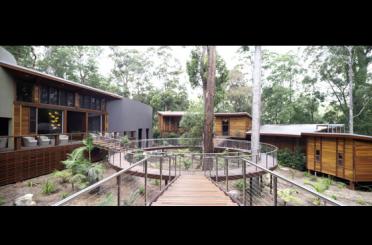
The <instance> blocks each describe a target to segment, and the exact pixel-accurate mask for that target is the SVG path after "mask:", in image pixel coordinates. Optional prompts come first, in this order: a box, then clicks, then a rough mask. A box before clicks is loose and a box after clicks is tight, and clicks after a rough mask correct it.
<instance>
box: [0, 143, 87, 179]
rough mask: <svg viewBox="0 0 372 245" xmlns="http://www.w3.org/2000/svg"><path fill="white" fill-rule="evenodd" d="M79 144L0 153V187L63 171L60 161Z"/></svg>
mask: <svg viewBox="0 0 372 245" xmlns="http://www.w3.org/2000/svg"><path fill="white" fill-rule="evenodd" d="M80 146H81V144H74V145H64V146H55V147H46V148H39V149H29V150H19V151H12V152H2V153H0V186H2V185H7V184H12V183H16V182H19V181H23V180H27V179H30V178H35V177H38V176H41V175H45V174H49V173H52V172H53V171H54V170H61V169H63V164H62V163H61V161H63V160H65V159H66V158H67V154H68V153H71V152H72V151H73V150H74V149H75V148H77V147H80Z"/></svg>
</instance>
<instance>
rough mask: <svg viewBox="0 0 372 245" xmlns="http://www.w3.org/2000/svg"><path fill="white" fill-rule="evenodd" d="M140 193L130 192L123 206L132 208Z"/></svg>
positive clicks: (137, 191)
mask: <svg viewBox="0 0 372 245" xmlns="http://www.w3.org/2000/svg"><path fill="white" fill-rule="evenodd" d="M139 195H140V193H139V190H136V191H134V192H132V193H131V194H130V196H129V198H128V199H126V200H124V203H123V204H124V206H132V205H133V204H134V203H135V202H136V201H137V199H138V197H139Z"/></svg>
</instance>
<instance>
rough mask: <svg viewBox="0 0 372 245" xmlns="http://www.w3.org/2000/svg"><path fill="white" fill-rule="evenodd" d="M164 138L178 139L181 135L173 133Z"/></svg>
mask: <svg viewBox="0 0 372 245" xmlns="http://www.w3.org/2000/svg"><path fill="white" fill-rule="evenodd" d="M163 137H164V138H178V137H179V135H178V134H176V133H173V132H171V133H167V134H164V136H163Z"/></svg>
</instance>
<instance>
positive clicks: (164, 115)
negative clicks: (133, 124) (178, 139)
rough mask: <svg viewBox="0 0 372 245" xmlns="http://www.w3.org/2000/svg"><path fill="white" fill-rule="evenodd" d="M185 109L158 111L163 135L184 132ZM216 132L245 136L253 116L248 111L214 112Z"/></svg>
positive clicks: (159, 124) (238, 136) (161, 134)
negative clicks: (182, 123)
mask: <svg viewBox="0 0 372 245" xmlns="http://www.w3.org/2000/svg"><path fill="white" fill-rule="evenodd" d="M185 113H186V112H183V111H158V127H159V131H160V136H161V137H167V135H169V134H170V133H174V134H177V135H180V134H182V132H183V130H184V129H183V128H181V127H180V122H181V119H182V116H183V115H185ZM214 116H215V119H214V133H215V135H216V136H225V137H231V138H240V139H242V138H243V139H244V138H245V133H246V132H247V130H250V128H251V125H252V118H251V116H250V115H249V114H248V113H246V112H231V113H222V112H218V113H215V114H214Z"/></svg>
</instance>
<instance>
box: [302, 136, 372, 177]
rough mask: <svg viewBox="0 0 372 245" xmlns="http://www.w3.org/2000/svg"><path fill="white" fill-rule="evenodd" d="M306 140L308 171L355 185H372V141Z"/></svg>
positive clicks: (324, 137)
mask: <svg viewBox="0 0 372 245" xmlns="http://www.w3.org/2000/svg"><path fill="white" fill-rule="evenodd" d="M306 138H307V143H306V144H307V145H306V152H307V153H306V155H307V169H309V170H313V171H317V172H322V173H325V174H328V175H332V176H336V177H339V178H343V179H346V180H349V181H352V182H368V181H372V142H371V141H367V140H358V139H353V138H350V137H345V138H343V137H338V138H335V137H327V136H324V135H323V136H314V137H313V136H307V137H306ZM317 151H318V153H320V157H318V159H319V161H317V157H316V152H317ZM340 159H341V160H340Z"/></svg>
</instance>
